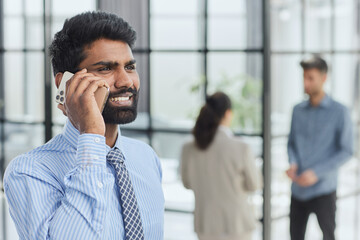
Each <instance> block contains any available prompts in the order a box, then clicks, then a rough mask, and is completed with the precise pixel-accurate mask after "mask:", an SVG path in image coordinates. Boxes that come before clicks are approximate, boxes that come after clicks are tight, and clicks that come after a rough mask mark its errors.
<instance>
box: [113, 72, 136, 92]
mask: <svg viewBox="0 0 360 240" xmlns="http://www.w3.org/2000/svg"><path fill="white" fill-rule="evenodd" d="M133 85H134V82H133V80H132V78H131V77H130V75H129V73H127V72H126V71H125V70H124V69H121V70H119V71H118V72H117V73H116V74H115V82H114V87H115V88H118V89H120V88H126V89H127V88H130V87H132V86H133Z"/></svg>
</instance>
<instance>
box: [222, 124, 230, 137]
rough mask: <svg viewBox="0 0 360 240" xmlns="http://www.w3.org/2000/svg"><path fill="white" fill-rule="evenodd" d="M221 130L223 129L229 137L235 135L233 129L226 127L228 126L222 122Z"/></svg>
mask: <svg viewBox="0 0 360 240" xmlns="http://www.w3.org/2000/svg"><path fill="white" fill-rule="evenodd" d="M219 130H221V131H223V132H224V133H225V134H226V135H228V136H229V137H231V136H233V132H232V131H231V129H230V128H229V127H226V126H224V125H221V124H220V125H219Z"/></svg>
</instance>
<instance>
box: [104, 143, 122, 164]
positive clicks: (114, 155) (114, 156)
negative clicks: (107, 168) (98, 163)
mask: <svg viewBox="0 0 360 240" xmlns="http://www.w3.org/2000/svg"><path fill="white" fill-rule="evenodd" d="M106 160H107V161H108V162H109V163H111V164H115V163H119V162H120V163H123V162H124V160H125V157H124V155H123V153H122V152H121V150H120V149H118V148H116V147H115V148H114V149H112V150H110V151H109V153H108V154H107V156H106Z"/></svg>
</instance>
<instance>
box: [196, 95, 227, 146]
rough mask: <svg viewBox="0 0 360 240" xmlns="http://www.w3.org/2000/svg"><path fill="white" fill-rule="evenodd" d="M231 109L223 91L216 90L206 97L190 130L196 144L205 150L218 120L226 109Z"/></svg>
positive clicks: (213, 134)
mask: <svg viewBox="0 0 360 240" xmlns="http://www.w3.org/2000/svg"><path fill="white" fill-rule="evenodd" d="M229 109H231V100H230V98H229V97H228V96H227V95H226V94H225V93H223V92H216V93H214V94H213V95H211V96H208V97H207V98H206V104H205V105H204V106H203V107H202V108H201V110H200V114H199V116H198V118H197V120H196V123H195V127H194V129H193V131H192V133H193V135H194V137H195V142H196V145H197V147H198V148H199V149H202V150H205V149H206V148H207V147H208V146H209V145H210V143H211V142H212V141H213V139H214V136H215V133H216V130H217V129H218V127H219V124H220V121H221V120H222V118H223V117H224V115H225V112H226V111H227V110H229Z"/></svg>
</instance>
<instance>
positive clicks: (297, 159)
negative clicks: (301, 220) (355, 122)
mask: <svg viewBox="0 0 360 240" xmlns="http://www.w3.org/2000/svg"><path fill="white" fill-rule="evenodd" d="M352 153H353V135H352V126H351V119H350V114H349V112H348V110H347V108H346V107H345V106H343V105H342V104H340V103H338V102H336V101H334V100H332V99H331V98H330V97H329V96H327V95H326V96H325V97H324V98H323V99H322V101H321V103H320V105H319V106H317V107H313V106H312V105H311V104H310V102H309V101H304V102H302V103H300V104H298V105H296V106H295V107H294V111H293V116H292V123H291V130H290V135H289V142H288V154H289V161H290V163H291V164H293V163H295V164H297V166H298V173H297V174H298V175H300V174H301V173H303V172H304V171H306V170H308V169H312V170H313V171H314V172H315V174H316V176H317V177H318V179H319V180H318V182H317V183H316V184H314V185H312V186H310V187H302V186H300V185H298V184H296V183H293V184H292V187H291V189H292V194H293V196H294V197H295V198H297V199H300V200H309V199H312V198H314V197H318V196H320V195H325V194H329V193H331V192H334V191H336V188H337V178H338V170H339V167H340V166H341V165H342V164H344V163H345V162H346V161H347V160H348V159H350V157H351V156H352Z"/></svg>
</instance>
